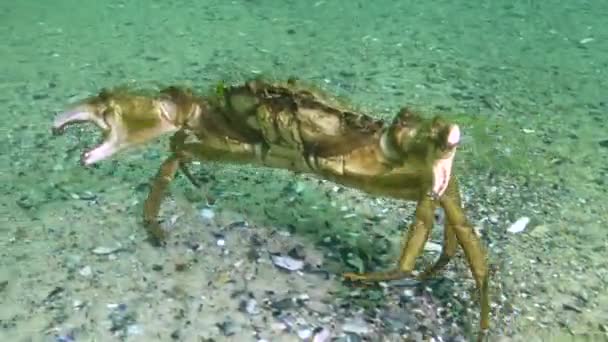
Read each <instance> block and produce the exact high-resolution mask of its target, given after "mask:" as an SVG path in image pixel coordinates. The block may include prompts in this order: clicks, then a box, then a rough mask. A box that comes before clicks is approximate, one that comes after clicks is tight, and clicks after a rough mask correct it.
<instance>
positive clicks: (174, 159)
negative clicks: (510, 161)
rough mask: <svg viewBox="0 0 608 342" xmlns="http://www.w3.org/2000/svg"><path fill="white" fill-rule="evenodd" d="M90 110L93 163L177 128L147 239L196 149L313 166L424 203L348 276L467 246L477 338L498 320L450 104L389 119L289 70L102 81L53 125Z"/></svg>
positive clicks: (160, 235) (156, 182) (257, 162)
mask: <svg viewBox="0 0 608 342" xmlns="http://www.w3.org/2000/svg"><path fill="white" fill-rule="evenodd" d="M79 122H90V123H93V124H95V125H96V126H98V127H99V128H100V129H101V131H102V132H103V137H104V139H103V142H102V143H101V144H100V145H98V146H95V147H94V148H92V149H90V150H88V151H85V152H84V153H83V154H82V158H81V163H82V164H83V165H85V166H89V165H93V164H96V163H98V162H101V161H103V160H105V159H108V158H111V157H113V156H114V155H115V154H117V153H118V152H121V151H123V150H127V149H130V148H133V147H135V146H139V145H142V144H146V143H148V142H151V141H153V140H155V139H157V138H159V137H161V136H164V135H168V134H171V135H172V136H171V139H170V155H169V156H168V157H167V158H166V159H165V160H164V162H163V163H162V165H161V166H160V169H159V170H158V172H157V174H156V176H155V177H154V178H153V180H152V184H151V189H150V192H149V194H148V196H147V198H146V200H145V202H144V208H143V222H144V226H145V228H146V229H147V232H148V236H149V237H150V240H151V241H153V242H154V243H155V244H157V245H162V244H163V243H164V241H166V239H167V233H166V232H165V230H163V228H162V227H161V224H160V222H159V220H158V213H159V210H160V206H161V202H162V199H163V197H164V195H165V193H166V192H167V190H168V187H169V185H170V183H171V181H172V180H173V179H174V177H175V176H176V174H177V172H178V171H181V172H182V173H183V174H184V175H185V176H186V177H187V178H188V179H189V180H190V181H191V182H192V183H193V184H195V185H196V184H197V183H196V179H195V178H194V177H193V176H192V175H191V173H190V172H189V169H188V165H189V163H190V162H192V161H200V162H205V161H207V162H219V163H231V164H247V165H251V166H258V167H268V168H277V169H285V170H290V171H292V172H293V173H294V174H309V175H313V176H316V177H319V178H321V179H325V180H328V181H332V182H335V183H337V184H341V185H343V186H347V187H352V188H356V189H359V190H362V191H363V192H366V193H368V194H370V195H371V196H382V197H390V198H395V199H399V200H405V201H414V202H415V203H416V209H415V219H414V220H413V222H412V223H411V224H410V226H409V228H408V229H407V234H406V235H405V237H404V241H403V245H402V250H401V255H400V256H399V259H398V261H397V264H396V265H395V266H394V267H393V268H390V269H388V270H386V271H380V272H368V273H352V272H349V273H345V274H343V277H344V278H345V279H348V280H350V281H362V282H372V283H373V282H379V281H388V280H397V279H403V278H408V277H416V278H418V279H420V280H426V279H428V278H430V277H431V276H433V275H435V274H436V273H437V272H438V271H440V270H442V269H443V268H444V267H445V266H446V265H447V264H448V262H449V261H450V259H451V258H452V257H453V256H454V255H455V253H456V252H457V249H458V247H459V246H460V247H462V249H463V250H464V255H465V257H466V260H467V262H468V265H469V267H470V270H471V273H472V276H473V278H474V280H475V283H476V290H477V292H478V301H479V305H480V332H479V339H480V340H481V339H483V337H484V336H486V333H487V331H488V329H489V315H490V307H489V299H488V265H487V252H486V250H485V247H484V246H483V244H482V242H481V240H480V238H479V236H478V235H477V233H476V232H475V230H474V227H473V226H472V225H471V223H470V222H469V221H468V220H467V217H466V215H465V212H464V209H463V206H462V203H461V197H460V191H459V185H458V181H457V177H456V175H455V174H454V172H453V171H454V168H453V161H454V158H455V154H456V149H457V147H458V145H459V143H460V141H461V131H460V128H459V126H458V125H457V124H455V123H452V122H448V121H447V120H446V119H444V118H442V117H441V116H438V115H436V116H433V117H430V118H425V117H423V116H422V115H420V114H418V113H417V112H415V111H413V110H411V109H409V108H407V107H403V108H401V109H400V110H399V111H398V113H397V114H396V115H395V116H394V117H393V119H392V120H380V119H377V118H375V117H374V116H372V115H369V114H365V113H362V112H358V111H356V110H354V109H352V108H350V107H349V106H347V105H345V104H343V103H342V102H341V101H338V100H337V99H335V98H334V97H332V96H331V95H330V94H328V93H326V92H323V91H320V90H318V89H316V88H312V87H310V86H307V85H303V84H302V83H301V82H300V81H297V80H294V79H289V80H287V81H284V82H271V81H265V80H262V79H249V80H246V81H245V82H242V83H239V84H232V85H228V84H225V83H223V82H220V83H219V84H217V86H216V87H214V88H212V90H211V91H209V92H207V93H204V94H198V93H196V92H195V91H193V90H192V89H189V88H185V87H180V86H169V87H167V88H164V89H162V90H137V89H129V88H124V87H122V88H114V89H102V90H101V91H100V92H99V93H98V94H97V95H95V96H91V97H89V98H85V99H83V100H81V101H79V102H77V103H75V104H73V105H71V106H70V107H69V109H67V110H66V111H64V112H62V113H59V114H58V115H57V116H56V118H55V119H54V122H53V124H52V127H53V132H54V133H55V134H60V133H62V132H63V131H64V130H65V128H66V127H67V126H69V125H71V124H75V123H79ZM438 207H441V208H443V210H444V212H445V218H446V222H445V225H444V237H443V247H442V251H441V254H440V256H439V258H438V259H437V260H436V261H435V262H434V263H433V264H432V265H430V266H429V267H428V268H427V269H425V270H423V271H422V272H420V273H417V274H415V270H414V266H415V261H416V259H417V258H418V256H419V255H420V254H421V253H422V251H423V248H424V245H425V243H426V241H427V240H428V238H429V235H430V232H431V228H432V226H433V223H434V219H435V217H434V213H435V210H436V208H438Z"/></svg>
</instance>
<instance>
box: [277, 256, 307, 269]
mask: <svg viewBox="0 0 608 342" xmlns="http://www.w3.org/2000/svg"><path fill="white" fill-rule="evenodd" d="M272 263H273V264H274V265H275V266H277V267H279V268H282V269H285V270H289V271H292V272H293V271H298V270H301V269H302V268H303V267H304V261H302V260H296V259H294V258H292V257H289V256H280V255H273V256H272Z"/></svg>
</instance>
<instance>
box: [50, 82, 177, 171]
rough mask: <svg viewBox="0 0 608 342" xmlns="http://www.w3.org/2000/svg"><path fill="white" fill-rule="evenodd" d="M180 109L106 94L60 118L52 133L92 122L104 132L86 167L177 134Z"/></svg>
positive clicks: (88, 153) (87, 154)
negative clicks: (137, 146) (134, 147)
mask: <svg viewBox="0 0 608 342" xmlns="http://www.w3.org/2000/svg"><path fill="white" fill-rule="evenodd" d="M175 111H176V106H175V105H172V103H171V101H168V100H161V101H159V100H157V99H155V98H151V97H150V98H149V97H143V96H138V95H131V94H127V93H118V92H116V93H113V92H107V91H104V92H102V93H101V94H100V95H98V96H95V97H92V98H89V99H86V100H84V101H82V102H80V103H79V104H77V105H75V106H74V107H72V108H71V109H68V110H67V111H65V112H62V113H60V114H59V115H57V117H56V118H55V120H54V121H53V126H52V132H53V134H55V135H58V134H62V133H63V132H64V130H65V127H67V126H69V125H71V124H75V123H85V122H91V123H93V124H95V125H96V126H97V127H99V128H100V129H101V130H102V132H103V142H102V143H101V144H100V145H98V146H96V147H94V148H92V149H90V150H88V151H85V152H84V153H83V154H82V158H81V163H82V164H83V165H85V166H88V165H91V164H94V163H97V162H99V161H101V160H104V159H107V158H109V157H110V156H112V155H113V154H115V153H117V152H119V151H121V150H123V149H126V148H128V147H131V146H135V145H139V144H142V143H145V142H147V141H150V140H152V139H154V138H156V137H158V136H160V135H162V134H163V133H167V132H174V131H176V130H177V127H176V125H175V124H174V121H173V120H172V119H173V118H175V114H176V113H175Z"/></svg>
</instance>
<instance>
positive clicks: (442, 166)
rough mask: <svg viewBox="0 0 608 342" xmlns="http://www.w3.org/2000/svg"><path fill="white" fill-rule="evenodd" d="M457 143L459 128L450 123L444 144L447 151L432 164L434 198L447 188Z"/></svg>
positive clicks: (458, 141) (458, 140)
mask: <svg viewBox="0 0 608 342" xmlns="http://www.w3.org/2000/svg"><path fill="white" fill-rule="evenodd" d="M458 143H460V128H459V127H458V126H457V125H452V126H451V127H450V131H449V133H448V135H447V137H446V146H447V147H448V149H449V151H448V152H447V155H446V156H445V157H443V158H441V159H439V160H437V161H435V163H434V164H433V189H432V193H431V195H432V196H433V197H435V198H439V197H441V196H442V195H443V193H444V192H445V190H446V189H447V188H448V184H449V183H450V177H451V175H452V165H453V163H454V155H455V154H456V147H457V146H458Z"/></svg>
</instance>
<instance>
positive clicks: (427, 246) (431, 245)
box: [424, 241, 442, 253]
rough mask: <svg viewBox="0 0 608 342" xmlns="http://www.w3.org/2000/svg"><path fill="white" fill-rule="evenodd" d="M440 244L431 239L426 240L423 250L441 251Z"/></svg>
mask: <svg viewBox="0 0 608 342" xmlns="http://www.w3.org/2000/svg"><path fill="white" fill-rule="evenodd" d="M441 249H442V247H441V245H440V244H438V243H436V242H432V241H428V242H427V243H426V244H425V245H424V250H425V251H429V252H437V253H441Z"/></svg>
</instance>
